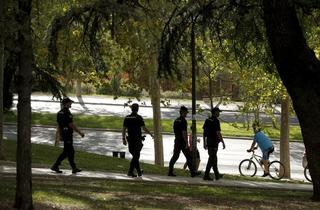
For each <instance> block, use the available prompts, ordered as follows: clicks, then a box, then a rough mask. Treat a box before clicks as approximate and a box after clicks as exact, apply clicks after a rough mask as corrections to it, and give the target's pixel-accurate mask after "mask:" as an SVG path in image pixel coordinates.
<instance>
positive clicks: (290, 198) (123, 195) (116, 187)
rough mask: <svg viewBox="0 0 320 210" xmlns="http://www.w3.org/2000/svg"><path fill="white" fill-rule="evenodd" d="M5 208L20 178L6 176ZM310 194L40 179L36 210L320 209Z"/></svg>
mask: <svg viewBox="0 0 320 210" xmlns="http://www.w3.org/2000/svg"><path fill="white" fill-rule="evenodd" d="M0 186H1V191H0V209H8V207H10V206H12V204H13V200H14V195H15V194H14V193H15V189H14V188H15V187H14V186H15V179H14V176H12V177H8V176H5V177H1V175H0ZM310 194H311V193H310V192H296V191H282V190H263V189H244V188H235V187H218V186H204V185H201V186H196V185H185V184H168V183H165V184H164V183H154V182H152V183H149V182H140V181H116V180H103V179H92V178H90V179H88V178H76V179H75V178H72V177H34V178H33V200H34V206H35V209H213V208H214V209H262V208H263V209H318V205H319V204H318V203H315V202H311V201H310V200H309V197H310V196H311V195H310Z"/></svg>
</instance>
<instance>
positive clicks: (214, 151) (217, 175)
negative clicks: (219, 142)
mask: <svg viewBox="0 0 320 210" xmlns="http://www.w3.org/2000/svg"><path fill="white" fill-rule="evenodd" d="M211 150H212V151H211V154H212V169H213V171H214V175H215V178H216V180H219V179H220V178H222V176H221V174H220V173H219V170H218V157H217V152H218V147H212V148H211Z"/></svg>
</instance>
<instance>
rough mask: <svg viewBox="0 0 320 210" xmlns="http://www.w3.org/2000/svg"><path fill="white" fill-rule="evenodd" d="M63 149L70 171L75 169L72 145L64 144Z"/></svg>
mask: <svg viewBox="0 0 320 210" xmlns="http://www.w3.org/2000/svg"><path fill="white" fill-rule="evenodd" d="M65 149H66V153H67V157H68V161H69V164H70V166H71V168H72V169H75V168H76V164H75V162H74V148H73V145H72V143H66V144H65Z"/></svg>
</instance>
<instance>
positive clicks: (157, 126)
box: [150, 55, 164, 166]
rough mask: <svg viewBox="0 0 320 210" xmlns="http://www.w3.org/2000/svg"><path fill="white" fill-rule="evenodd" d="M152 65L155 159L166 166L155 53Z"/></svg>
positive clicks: (157, 162)
mask: <svg viewBox="0 0 320 210" xmlns="http://www.w3.org/2000/svg"><path fill="white" fill-rule="evenodd" d="M150 59H151V63H152V65H151V66H150V68H151V74H150V77H151V78H150V81H151V84H150V88H151V91H150V92H151V104H152V110H153V132H154V161H155V164H156V165H160V166H164V160H163V141H162V125H161V109H160V83H159V79H158V78H157V69H156V67H157V64H156V62H157V58H156V55H153V56H152V57H151V58H150Z"/></svg>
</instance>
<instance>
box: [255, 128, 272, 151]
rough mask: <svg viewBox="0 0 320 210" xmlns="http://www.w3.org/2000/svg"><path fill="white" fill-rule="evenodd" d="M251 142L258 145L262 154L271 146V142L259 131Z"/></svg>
mask: <svg viewBox="0 0 320 210" xmlns="http://www.w3.org/2000/svg"><path fill="white" fill-rule="evenodd" d="M253 140H254V141H255V142H257V143H258V146H259V148H260V149H261V151H262V152H263V151H265V150H267V149H269V148H271V147H272V146H273V145H272V142H271V140H270V139H269V138H268V137H267V136H266V135H265V134H264V133H262V132H261V131H258V132H257V133H256V134H255V135H254V139H253Z"/></svg>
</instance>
